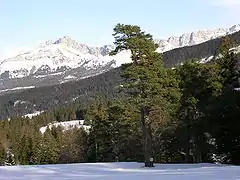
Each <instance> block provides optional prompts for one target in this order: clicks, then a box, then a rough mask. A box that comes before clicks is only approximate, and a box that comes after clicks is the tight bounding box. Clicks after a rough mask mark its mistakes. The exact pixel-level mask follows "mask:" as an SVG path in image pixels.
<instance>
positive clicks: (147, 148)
mask: <svg viewBox="0 0 240 180" xmlns="http://www.w3.org/2000/svg"><path fill="white" fill-rule="evenodd" d="M147 116H148V113H147V112H146V108H141V125H142V132H143V140H144V144H143V148H144V149H143V150H144V160H145V167H153V156H152V152H153V147H152V132H151V127H150V124H149V123H148V122H146V117H147Z"/></svg>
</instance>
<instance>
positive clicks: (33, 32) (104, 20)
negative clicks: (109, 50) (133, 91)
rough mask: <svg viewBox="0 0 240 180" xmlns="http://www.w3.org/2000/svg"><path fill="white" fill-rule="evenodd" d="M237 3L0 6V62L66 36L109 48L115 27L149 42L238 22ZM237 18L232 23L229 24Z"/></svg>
mask: <svg viewBox="0 0 240 180" xmlns="http://www.w3.org/2000/svg"><path fill="white" fill-rule="evenodd" d="M239 2H240V0H118V1H117V0H0V21H1V28H0V57H1V56H4V55H6V54H8V53H9V52H11V51H13V50H14V49H16V48H18V47H28V46H33V45H36V44H37V43H38V42H39V41H42V40H51V39H57V38H59V37H62V36H71V37H72V38H73V39H76V40H78V41H80V42H82V43H86V44H89V45H97V46H99V45H103V44H109V43H112V41H113V38H112V32H113V31H112V29H113V27H114V25H115V24H117V23H126V24H137V25H140V26H141V27H142V29H144V30H146V31H148V32H149V33H151V34H152V35H154V38H167V37H169V36H174V35H181V34H182V33H184V32H191V31H195V30H198V29H209V28H210V29H212V28H218V27H228V26H230V25H233V24H238V23H240V22H239V18H238V17H239V16H238V17H236V16H237V15H240V13H238V12H239V7H240V3H239ZM234 17H236V18H234Z"/></svg>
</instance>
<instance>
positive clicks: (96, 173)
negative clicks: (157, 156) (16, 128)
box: [0, 163, 240, 180]
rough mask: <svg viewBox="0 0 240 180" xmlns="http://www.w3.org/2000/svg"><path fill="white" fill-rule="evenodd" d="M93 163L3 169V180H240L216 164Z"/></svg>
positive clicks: (236, 171)
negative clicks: (144, 165) (150, 165)
mask: <svg viewBox="0 0 240 180" xmlns="http://www.w3.org/2000/svg"><path fill="white" fill-rule="evenodd" d="M142 165H143V164H142V163H93V164H89V163H87V164H84V163H83V164H68V165H39V166H3V167H0V179H1V180H2V179H4V180H5V179H8V180H15V179H18V180H67V179H69V180H71V179H77V180H83V179H84V180H85V179H92V180H97V179H98V180H120V179H123V180H128V179H131V180H146V179H149V180H150V179H151V180H175V179H176V180H203V179H204V180H240V166H239V167H238V166H227V165H226V166H225V165H214V164H191V165H189V164H158V165H156V167H154V168H151V169H149V168H143V167H141V166H142Z"/></svg>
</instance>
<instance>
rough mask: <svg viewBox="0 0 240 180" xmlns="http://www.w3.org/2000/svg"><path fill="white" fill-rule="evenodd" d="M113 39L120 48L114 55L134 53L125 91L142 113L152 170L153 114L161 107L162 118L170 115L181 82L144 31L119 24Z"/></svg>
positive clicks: (125, 71)
mask: <svg viewBox="0 0 240 180" xmlns="http://www.w3.org/2000/svg"><path fill="white" fill-rule="evenodd" d="M113 36H114V38H115V42H114V44H115V45H116V48H115V49H114V50H113V51H112V52H111V53H110V55H115V54H117V53H119V52H120V51H130V52H131V59H132V63H130V64H127V65H123V75H122V76H123V78H124V79H125V81H124V84H123V91H124V92H125V93H126V94H127V95H128V97H129V102H131V103H132V104H133V106H136V107H137V109H138V111H139V114H140V122H141V129H142V133H143V137H142V138H143V144H144V157H145V166H146V167H151V166H153V163H152V159H153V156H154V155H153V139H152V121H153V119H151V118H150V117H151V113H152V112H153V110H154V109H156V105H157V107H161V109H162V111H161V112H162V114H161V115H160V116H166V113H168V112H169V111H168V110H169V107H170V106H171V105H172V104H175V103H176V102H175V101H177V98H178V93H177V86H178V82H177V81H176V79H175V78H172V77H173V76H172V75H173V74H172V73H169V72H168V70H167V69H165V68H164V66H163V61H162V55H161V54H160V53H157V52H156V50H157V48H158V45H157V44H155V43H154V41H153V38H152V35H150V34H147V33H145V32H144V31H142V30H141V29H140V27H139V26H134V25H124V24H117V25H116V27H115V28H114V34H113ZM170 109H171V108H170ZM166 117H167V116H166Z"/></svg>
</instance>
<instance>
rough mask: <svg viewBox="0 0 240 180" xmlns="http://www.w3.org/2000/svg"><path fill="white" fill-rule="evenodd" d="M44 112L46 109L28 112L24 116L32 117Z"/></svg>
mask: <svg viewBox="0 0 240 180" xmlns="http://www.w3.org/2000/svg"><path fill="white" fill-rule="evenodd" d="M43 112H44V111H35V112H34V113H30V114H26V115H24V116H23V117H25V118H26V117H28V118H30V119H32V118H33V117H34V116H38V115H40V114H41V113H43Z"/></svg>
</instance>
